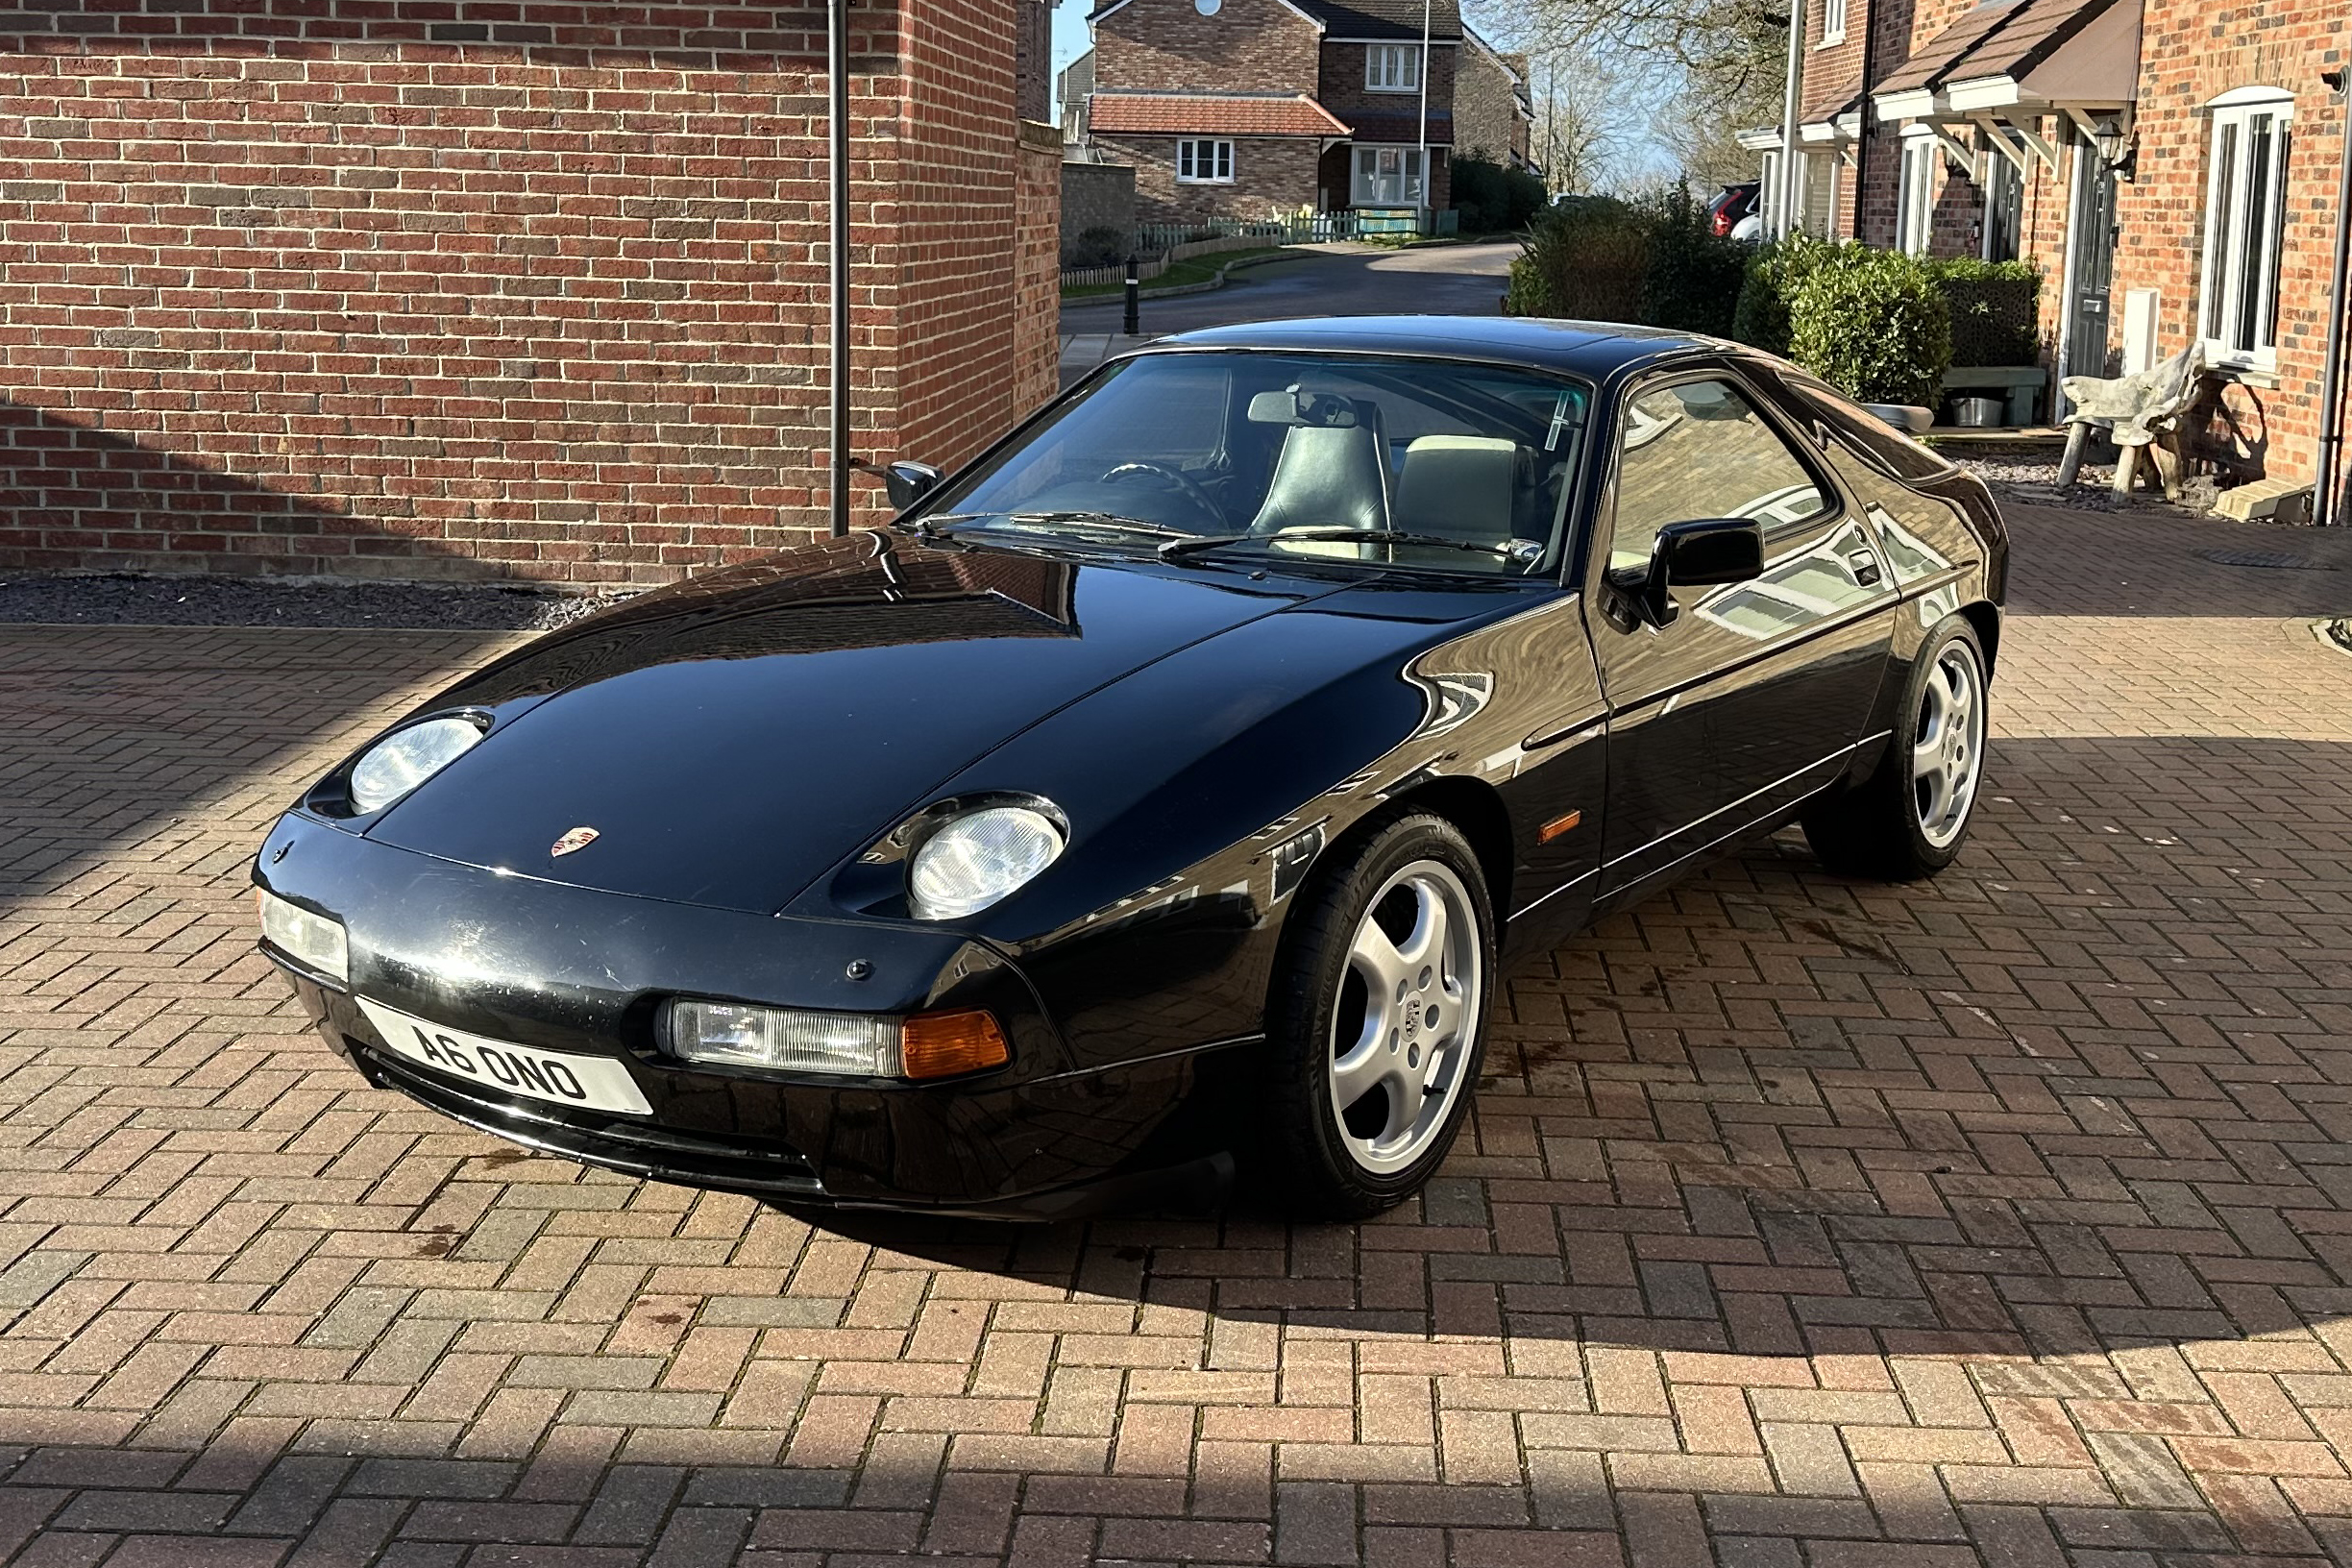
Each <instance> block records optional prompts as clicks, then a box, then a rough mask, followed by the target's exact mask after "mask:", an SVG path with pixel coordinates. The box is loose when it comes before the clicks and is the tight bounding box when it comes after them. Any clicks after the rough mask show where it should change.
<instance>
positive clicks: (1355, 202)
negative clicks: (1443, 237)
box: [1348, 142, 1424, 207]
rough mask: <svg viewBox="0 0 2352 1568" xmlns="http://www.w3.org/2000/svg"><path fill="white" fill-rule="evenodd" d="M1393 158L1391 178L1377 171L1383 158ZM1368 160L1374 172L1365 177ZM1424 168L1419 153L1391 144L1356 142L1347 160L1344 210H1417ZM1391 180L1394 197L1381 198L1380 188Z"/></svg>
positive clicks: (1419, 202)
mask: <svg viewBox="0 0 2352 1568" xmlns="http://www.w3.org/2000/svg"><path fill="white" fill-rule="evenodd" d="M1385 154H1394V155H1396V159H1397V169H1396V173H1395V174H1394V175H1393V176H1391V175H1388V174H1384V173H1382V172H1380V171H1379V163H1380V159H1381V158H1382V157H1383V155H1385ZM1366 159H1370V160H1371V161H1372V163H1373V166H1374V172H1373V173H1372V174H1371V175H1370V176H1369V177H1367V176H1366V174H1365V173H1364V162H1365V160H1366ZM1423 168H1424V163H1423V159H1422V157H1421V149H1420V148H1418V147H1405V146H1400V145H1397V144H1396V143H1393V142H1358V143H1357V144H1356V151H1355V153H1354V154H1353V155H1352V156H1351V157H1350V158H1349V159H1348V206H1350V207H1419V206H1420V205H1421V175H1422V170H1423ZM1390 179H1394V181H1395V182H1396V186H1397V190H1398V194H1397V195H1396V196H1395V197H1394V198H1393V199H1391V198H1388V197H1385V196H1383V195H1382V194H1381V190H1382V188H1383V186H1384V184H1385V183H1386V182H1387V181H1389V180H1390Z"/></svg>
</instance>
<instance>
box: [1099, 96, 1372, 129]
mask: <svg viewBox="0 0 2352 1568" xmlns="http://www.w3.org/2000/svg"><path fill="white" fill-rule="evenodd" d="M1087 124H1088V126H1089V127H1090V129H1092V130H1094V131H1098V132H1109V133H1111V134H1113V135H1116V134H1118V133H1120V132H1126V133H1128V134H1129V135H1164V136H1165V135H1177V136H1187V135H1218V136H1344V135H1347V134H1348V128H1347V127H1346V126H1344V125H1342V124H1340V123H1339V121H1338V120H1336V119H1335V118H1334V117H1333V116H1332V112H1331V110H1327V109H1325V108H1324V107H1323V106H1322V105H1321V104H1318V103H1316V102H1315V101H1314V100H1313V99H1312V98H1310V97H1308V96H1307V95H1306V94H1305V93H1303V92H1297V93H1209V92H1098V93H1096V94H1094V95H1093V97H1091V98H1090V99H1089V100H1088V101H1087Z"/></svg>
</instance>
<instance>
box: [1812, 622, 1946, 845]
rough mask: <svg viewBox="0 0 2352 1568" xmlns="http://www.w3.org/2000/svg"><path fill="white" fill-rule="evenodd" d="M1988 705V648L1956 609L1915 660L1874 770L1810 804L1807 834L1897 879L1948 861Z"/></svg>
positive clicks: (1821, 843)
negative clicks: (1891, 732)
mask: <svg viewBox="0 0 2352 1568" xmlns="http://www.w3.org/2000/svg"><path fill="white" fill-rule="evenodd" d="M1989 706H1990V698H1989V695H1988V690H1987V681H1986V677H1985V658H1984V647H1983V645H1982V644H1981V643H1979V642H1978V641H1977V640H1976V630H1975V628H1974V627H1973V626H1971V625H1969V624H1968V622H1967V621H1966V620H1965V619H1963V618H1961V617H1959V616H1953V617H1951V618H1949V619H1948V620H1947V621H1945V622H1944V623H1943V624H1942V625H1939V626H1937V627H1936V628H1935V630H1934V631H1932V632H1930V633H1929V634H1928V637H1927V641H1926V643H1925V644H1924V645H1923V647H1922V648H1921V649H1920V652H1919V657H1918V658H1917V659H1915V660H1913V661H1912V665H1911V678H1910V680H1909V681H1908V682H1907V683H1906V684H1905V687H1904V691H1903V699H1902V707H1901V709H1900V710H1899V712H1900V715H1901V717H1900V718H1899V719H1898V721H1897V723H1896V728H1895V733H1894V735H1893V736H1892V737H1890V738H1889V740H1888V742H1887V752H1886V755H1885V756H1884V757H1883V758H1881V759H1880V760H1879V763H1878V766H1877V768H1876V770H1875V771H1874V772H1872V774H1871V776H1870V777H1869V778H1867V779H1865V780H1864V781H1863V782H1862V783H1860V784H1858V785H1856V786H1855V787H1854V788H1852V789H1850V790H1846V791H1842V792H1840V793H1839V794H1836V795H1832V796H1824V797H1822V798H1821V799H1819V800H1816V801H1814V802H1813V804H1812V805H1810V806H1808V807H1806V808H1805V813H1804V830H1805V838H1806V840H1807V841H1808V842H1810V843H1811V844H1812V845H1813V852H1814V853H1815V854H1818V855H1819V856H1821V858H1822V864H1823V865H1825V866H1827V867H1828V868H1829V869H1830V870H1835V871H1844V872H1846V873H1848V874H1850V875H1854V876H1871V877H1882V878H1885V879H1886V880H1888V881H1895V882H1909V881H1916V880H1917V879H1919V878H1920V877H1923V876H1933V875H1934V874H1935V873H1936V872H1938V871H1940V870H1943V869H1944V868H1945V867H1947V866H1948V865H1950V864H1951V863H1952V860H1953V858H1954V857H1955V856H1957V855H1958V854H1959V853H1960V845H1961V843H1962V842H1963V841H1964V840H1966V839H1967V837H1968V830H1969V822H1970V821H1971V819H1972V815H1973V813H1974V811H1975V807H1976V791H1977V787H1978V785H1980V784H1981V783H1982V782H1983V780H1984V764H1985V720H1986V716H1987V710H1988V708H1989Z"/></svg>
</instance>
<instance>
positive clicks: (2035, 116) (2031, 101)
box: [1871, 0, 2141, 173]
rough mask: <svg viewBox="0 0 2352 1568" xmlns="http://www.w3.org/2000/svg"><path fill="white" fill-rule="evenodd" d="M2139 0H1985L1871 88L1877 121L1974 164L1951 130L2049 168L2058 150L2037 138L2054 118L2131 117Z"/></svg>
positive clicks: (2086, 124) (2091, 125)
mask: <svg viewBox="0 0 2352 1568" xmlns="http://www.w3.org/2000/svg"><path fill="white" fill-rule="evenodd" d="M2140 6H2141V0H1985V3H1984V4H1982V5H1979V6H1977V7H1975V8H1974V9H1973V10H1972V11H1969V12H1965V13H1963V14H1962V15H1961V16H1960V17H1959V18H1958V19H1957V20H1955V21H1954V22H1953V23H1952V24H1951V25H1950V26H1949V27H1948V28H1946V29H1945V30H1944V31H1943V32H1941V33H1939V34H1937V35H1936V36H1935V37H1932V38H1930V39H1928V40H1927V42H1926V44H1925V45H1924V46H1923V47H1922V48H1921V49H1920V51H1919V52H1918V53H1917V54H1915V55H1913V56H1912V57H1911V58H1910V59H1909V60H1908V61H1904V62H1903V63H1902V64H1901V65H1900V66H1899V67H1897V68H1896V70H1895V71H1894V72H1893V73H1892V74H1890V75H1889V76H1888V77H1887V79H1886V81H1885V82H1884V83H1883V84H1881V85H1880V86H1878V87H1877V88H1875V89H1874V91H1873V92H1872V93H1871V104H1872V107H1873V108H1874V110H1875V111H1876V113H1877V116H1878V118H1879V119H1880V120H1881V121H1886V120H1914V121H1918V122H1920V123H1922V124H1924V125H1926V126H1927V127H1928V128H1929V129H1930V130H1932V131H1933V132H1934V133H1935V135H1936V136H1937V137H1938V138H1939V139H1940V140H1942V141H1943V143H1944V144H1945V147H1946V148H1947V150H1948V151H1949V152H1951V153H1952V154H1953V155H1954V156H1955V157H1957V158H1958V159H1961V161H1962V162H1964V163H1967V164H1969V165H1971V166H1972V165H1973V164H1974V161H1975V157H1976V153H1975V149H1973V148H1972V147H1970V146H1968V145H1967V144H1966V143H1965V142H1964V141H1962V140H1961V139H1960V137H1958V136H1957V135H1953V128H1955V127H1962V126H1967V127H1973V128H1974V129H1977V130H1980V131H1983V132H1984V133H1985V139H1986V140H1987V141H1988V142H1990V143H1991V144H1992V146H1993V147H1994V149H1995V150H1996V151H1997V152H1999V153H2000V154H2002V155H2003V156H2004V157H2007V158H2009V159H2012V160H2013V161H2015V162H2016V163H2017V165H2018V167H2019V169H2020V170H2021V171H2023V170H2024V169H2025V168H2026V167H2027V164H2026V159H2029V158H2038V159H2041V160H2042V161H2043V162H2044V163H2046V165H2048V167H2049V169H2050V171H2051V172H2052V173H2055V172H2057V169H2058V148H2057V146H2056V145H2055V144H2053V143H2052V142H2050V141H2049V140H2047V139H2046V138H2045V137H2044V136H2043V135H2042V134H2041V129H2040V125H2041V121H2042V119H2043V118H2044V117H2045V116H2046V115H2053V114H2054V115H2059V116H2061V117H2063V118H2065V119H2067V120H2070V121H2071V122H2072V123H2073V124H2075V125H2076V126H2079V127H2080V128H2081V129H2082V131H2083V133H2084V135H2092V136H2095V135H2097V129H2096V122H2097V121H2098V120H2099V119H2101V118H2104V117H2108V116H2117V117H2128V116H2129V114H2130V113H2131V108H2132V101H2133V96H2134V94H2135V92H2136V91H2137V88H2138V85H2139V77H2140Z"/></svg>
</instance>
